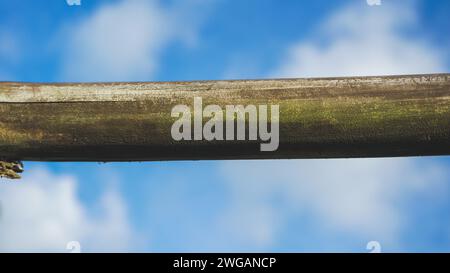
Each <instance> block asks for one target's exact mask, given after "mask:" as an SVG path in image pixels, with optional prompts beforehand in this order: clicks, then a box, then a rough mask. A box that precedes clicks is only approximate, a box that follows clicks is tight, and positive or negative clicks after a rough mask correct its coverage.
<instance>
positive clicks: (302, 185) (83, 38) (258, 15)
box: [0, 0, 450, 252]
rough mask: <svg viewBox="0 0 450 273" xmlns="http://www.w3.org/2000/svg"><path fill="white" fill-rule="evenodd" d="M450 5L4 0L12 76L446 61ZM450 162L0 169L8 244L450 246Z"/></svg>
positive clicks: (283, 71)
mask: <svg viewBox="0 0 450 273" xmlns="http://www.w3.org/2000/svg"><path fill="white" fill-rule="evenodd" d="M448 14H450V1H445V0H442V1H439V0H428V1H425V0H423V1H419V0H417V1H408V0H404V1H403V0H381V5H379V6H370V5H368V4H367V2H366V0H353V1H352V0H349V1H344V0H337V1H327V0H320V1H318V0H315V1H312V0H311V1H294V0H292V1H287V0H286V1H275V0H273V1H269V0H245V1H238V0H235V1H225V0H217V1H213V0H211V1H207V0H204V1H202V0H184V1H177V0H171V1H156V0H155V1H143V0H142V1H139V0H136V1H135V0H127V1H124V0H122V1H113V0H99V1H93V0H81V5H72V6H70V5H68V4H67V3H66V0H52V1H32V0H17V1H7V0H0V81H32V82H64V81H70V82H74V81H170V80H209V79H240V78H253V79H255V78H274V77H316V76H347V75H388V74H411V73H433V72H446V73H448V72H449V71H450V35H448V33H449V30H450V20H449V19H448ZM38 114H39V113H36V115H38ZM449 166H450V157H426V158H397V159H389V158H385V159H339V160H337V159H333V160H277V161H273V160H264V161H201V162H200V161H194V162H193V161H190V162H189V161H186V162H148V163H106V164H104V163H38V162H25V168H26V171H25V173H24V174H23V179H22V180H20V181H8V180H4V179H1V180H0V206H1V207H0V208H1V214H0V251H52V252H54V251H56V252H60V251H61V252H67V251H68V250H67V249H66V246H67V243H68V242H70V241H78V242H79V243H80V245H81V250H82V251H83V252H88V251H113V252H115V251H144V252H161V251H163V252H184V251H189V252H192V251H194V252H209V251H214V252H261V251H262V252H310V251H312V252H330V251H331V252H334V251H337V252H342V251H345V252H347V251H349V252H368V251H369V250H367V249H366V245H367V243H368V242H369V241H378V242H379V243H380V245H381V248H382V249H381V250H382V251H383V252H397V251H407V252H432V251H433V252H434V251H445V252H449V251H450V169H449Z"/></svg>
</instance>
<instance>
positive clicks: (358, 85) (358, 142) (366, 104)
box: [0, 74, 450, 161]
mask: <svg viewBox="0 0 450 273" xmlns="http://www.w3.org/2000/svg"><path fill="white" fill-rule="evenodd" d="M194 97H201V98H202V100H203V105H211V104H214V105H218V106H220V107H222V108H223V109H225V107H226V105H256V106H258V105H273V104H276V105H279V147H278V149H277V150H275V151H260V143H261V141H259V140H256V141H255V140H246V141H244V140H228V141H220V140H212V141H207V140H200V141H199V140H181V141H176V140H174V139H173V138H172V136H171V127H172V125H173V123H174V121H175V120H177V118H174V117H172V116H171V110H172V108H173V107H174V106H175V105H178V104H185V105H188V106H190V107H192V105H193V99H194ZM448 154H450V74H435V75H410V76H379V77H350V78H312V79H275V80H237V81H192V82H136V83H134V82H133V83H49V84H45V83H21V82H1V83H0V158H1V159H8V160H30V161H147V160H200V159H269V158H272V159H281V158H337V157H393V156H422V155H448Z"/></svg>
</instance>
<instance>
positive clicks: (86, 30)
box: [63, 0, 198, 81]
mask: <svg viewBox="0 0 450 273" xmlns="http://www.w3.org/2000/svg"><path fill="white" fill-rule="evenodd" d="M188 2H189V3H190V4H189V5H188V4H180V3H179V2H175V4H173V6H172V7H162V6H161V5H160V4H159V3H158V1H143V0H130V1H120V2H116V3H112V4H111V3H109V4H107V5H104V6H101V7H100V8H98V9H96V10H95V11H94V13H92V14H91V15H90V16H88V17H87V18H84V19H83V20H81V21H78V22H77V21H75V22H72V24H71V25H70V26H68V27H66V28H64V29H63V30H64V32H65V33H64V35H63V37H64V39H63V40H64V41H65V44H66V45H65V46H64V47H63V48H64V50H65V51H64V53H63V54H64V56H63V60H64V61H63V78H64V79H65V80H68V81H74V80H76V81H134V80H149V79H150V77H151V76H152V75H153V74H154V73H155V70H156V69H157V66H158V61H159V57H160V54H161V52H162V50H163V49H164V47H166V46H167V45H169V44H170V43H172V42H175V41H181V42H183V43H187V44H189V43H192V42H193V41H194V40H195V29H196V27H197V24H198V20H196V19H194V18H192V17H193V16H192V15H191V12H190V10H191V9H192V8H193V7H195V6H196V4H195V3H191V2H193V1H188Z"/></svg>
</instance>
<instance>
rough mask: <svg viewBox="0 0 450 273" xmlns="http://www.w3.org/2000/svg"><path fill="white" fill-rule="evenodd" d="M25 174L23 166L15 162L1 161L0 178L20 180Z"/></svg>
mask: <svg viewBox="0 0 450 273" xmlns="http://www.w3.org/2000/svg"><path fill="white" fill-rule="evenodd" d="M21 172H23V164H22V162H20V161H15V160H0V177H5V178H9V179H19V178H20V175H19V173H21Z"/></svg>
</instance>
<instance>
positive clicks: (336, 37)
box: [274, 1, 447, 77]
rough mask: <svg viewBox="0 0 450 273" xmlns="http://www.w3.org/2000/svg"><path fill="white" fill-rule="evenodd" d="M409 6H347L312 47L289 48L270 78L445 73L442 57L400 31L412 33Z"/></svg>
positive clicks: (413, 14)
mask: <svg viewBox="0 0 450 273" xmlns="http://www.w3.org/2000/svg"><path fill="white" fill-rule="evenodd" d="M417 21H418V18H417V14H416V12H415V10H414V7H413V6H412V4H411V2H409V3H408V2H403V1H402V2H388V3H383V5H382V6H377V7H371V6H368V5H361V6H350V7H347V8H345V9H343V10H340V11H339V12H337V13H335V14H334V15H333V16H331V18H329V19H328V20H327V21H326V22H325V23H324V24H323V25H322V26H321V27H320V28H319V29H318V30H317V35H316V36H315V37H312V39H311V40H310V41H306V42H299V43H296V44H294V45H292V46H291V48H290V49H289V52H288V54H287V57H286V59H285V61H284V63H283V64H282V65H281V66H280V67H279V68H278V69H277V70H276V71H275V72H274V75H276V76H281V77H300V76H301V77H316V76H320V77H323V76H358V75H359V76H370V75H389V74H416V73H435V72H441V73H442V72H446V71H447V69H446V66H445V62H444V59H445V58H444V57H445V56H444V54H441V53H440V51H439V49H438V48H435V47H434V46H432V45H431V44H430V43H427V41H426V40H424V39H420V38H417V37H415V38H414V37H411V36H409V35H408V34H407V33H406V32H405V31H403V30H411V29H413V30H414V29H416V27H417V26H418V25H419V24H418V22H417Z"/></svg>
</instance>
